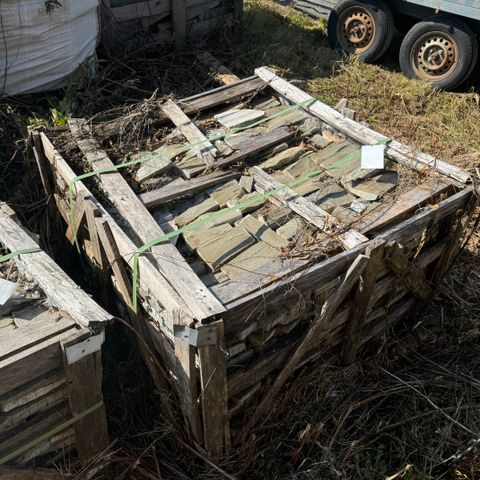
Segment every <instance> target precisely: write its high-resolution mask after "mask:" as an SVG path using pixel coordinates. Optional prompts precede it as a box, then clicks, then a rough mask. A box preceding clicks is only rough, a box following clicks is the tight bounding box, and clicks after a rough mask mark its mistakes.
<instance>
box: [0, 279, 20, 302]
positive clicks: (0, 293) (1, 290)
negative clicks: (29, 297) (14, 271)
mask: <svg viewBox="0 0 480 480" xmlns="http://www.w3.org/2000/svg"><path fill="white" fill-rule="evenodd" d="M16 289H17V284H16V283H13V282H9V281H8V280H4V279H3V278H0V305H5V304H6V303H7V301H8V299H9V298H10V297H11V296H12V295H13V292H14V291H15V290H16Z"/></svg>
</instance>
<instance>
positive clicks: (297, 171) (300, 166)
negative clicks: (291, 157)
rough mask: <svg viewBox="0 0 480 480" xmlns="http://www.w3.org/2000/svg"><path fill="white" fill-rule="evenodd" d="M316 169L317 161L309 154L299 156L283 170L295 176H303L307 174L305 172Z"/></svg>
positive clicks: (317, 167)
mask: <svg viewBox="0 0 480 480" xmlns="http://www.w3.org/2000/svg"><path fill="white" fill-rule="evenodd" d="M318 169H319V166H318V163H317V162H316V161H315V160H314V159H313V158H312V156H311V155H310V154H309V155H305V156H303V157H301V158H300V159H299V160H297V161H296V162H295V163H292V164H291V165H289V166H288V167H287V168H286V169H285V170H284V171H285V172H287V173H288V174H290V175H292V176H293V177H295V178H299V177H304V176H305V175H307V173H310V172H313V171H315V170H318Z"/></svg>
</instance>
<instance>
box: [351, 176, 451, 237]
mask: <svg viewBox="0 0 480 480" xmlns="http://www.w3.org/2000/svg"><path fill="white" fill-rule="evenodd" d="M449 190H453V185H452V184H451V183H445V182H439V183H436V184H435V185H431V184H427V183H426V184H423V185H419V186H417V187H415V188H412V189H411V190H407V191H406V192H403V193H401V194H400V195H399V196H398V197H396V198H395V199H394V201H393V203H391V204H389V205H380V206H379V207H378V208H376V209H375V210H373V211H372V212H371V213H369V214H367V215H364V216H363V217H362V218H361V219H360V220H359V221H358V222H357V223H356V224H355V225H356V228H357V229H358V230H359V231H361V232H362V233H363V234H366V233H369V234H371V233H374V232H379V231H380V230H381V229H382V228H385V227H386V226H388V225H389V224H391V223H393V222H395V221H396V222H397V223H398V222H400V221H402V220H404V219H405V217H406V215H408V214H411V213H412V212H415V210H417V209H419V208H420V207H423V206H424V205H426V204H428V203H429V202H432V201H434V200H435V198H436V197H438V196H439V195H441V194H442V193H446V192H448V191H449Z"/></svg>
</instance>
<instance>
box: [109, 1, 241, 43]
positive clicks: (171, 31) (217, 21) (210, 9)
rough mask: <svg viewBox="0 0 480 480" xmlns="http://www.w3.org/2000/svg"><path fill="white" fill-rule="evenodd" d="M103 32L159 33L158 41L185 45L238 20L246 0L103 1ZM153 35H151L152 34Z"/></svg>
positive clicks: (112, 33) (112, 34) (127, 34)
mask: <svg viewBox="0 0 480 480" xmlns="http://www.w3.org/2000/svg"><path fill="white" fill-rule="evenodd" d="M101 12H102V23H103V25H104V29H106V30H107V32H103V35H105V33H107V34H109V35H111V36H112V39H113V37H117V38H116V39H117V40H118V35H122V32H125V35H126V36H129V37H130V38H131V36H132V32H135V31H137V30H138V28H140V30H141V31H142V30H143V31H145V32H146V31H156V32H157V33H155V34H154V37H155V39H156V41H160V40H163V41H164V42H165V44H168V43H172V42H174V43H176V44H177V45H178V44H180V45H181V44H182V43H184V42H185V41H186V40H187V38H189V37H191V36H195V35H205V34H209V33H211V32H212V31H215V30H218V29H220V28H221V27H224V26H225V25H226V24H228V22H231V23H232V21H233V20H239V19H240V18H241V16H242V12H243V0H175V1H171V0H155V1H142V2H138V1H134V0H126V1H118V0H103V1H102V6H101ZM150 35H151V34H150Z"/></svg>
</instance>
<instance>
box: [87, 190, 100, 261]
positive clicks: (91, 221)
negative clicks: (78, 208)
mask: <svg viewBox="0 0 480 480" xmlns="http://www.w3.org/2000/svg"><path fill="white" fill-rule="evenodd" d="M84 202H85V217H86V219H87V228H88V235H89V237H90V242H91V244H92V254H93V258H94V260H95V262H96V263H97V265H98V266H99V267H100V268H101V269H103V267H104V265H103V256H102V250H101V246H100V240H99V238H98V232H97V225H96V221H95V219H96V218H98V217H100V216H101V213H100V211H99V210H98V208H97V206H96V205H95V203H94V202H93V201H92V200H91V199H89V198H86V199H85V200H84Z"/></svg>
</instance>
